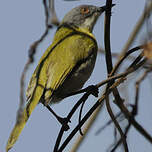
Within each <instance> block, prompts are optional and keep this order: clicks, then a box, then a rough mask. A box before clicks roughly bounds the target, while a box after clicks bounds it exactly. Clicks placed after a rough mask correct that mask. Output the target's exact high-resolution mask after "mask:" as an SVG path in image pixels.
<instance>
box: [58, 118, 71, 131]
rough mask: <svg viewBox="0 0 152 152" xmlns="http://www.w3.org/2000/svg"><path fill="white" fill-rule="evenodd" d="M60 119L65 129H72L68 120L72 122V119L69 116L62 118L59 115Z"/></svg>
mask: <svg viewBox="0 0 152 152" xmlns="http://www.w3.org/2000/svg"><path fill="white" fill-rule="evenodd" d="M57 119H58V121H59V122H60V123H61V125H62V126H63V128H64V130H65V131H67V130H69V129H70V127H69V125H68V122H71V121H70V120H68V118H67V117H65V118H62V117H58V118H57Z"/></svg>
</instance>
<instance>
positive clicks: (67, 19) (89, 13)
mask: <svg viewBox="0 0 152 152" xmlns="http://www.w3.org/2000/svg"><path fill="white" fill-rule="evenodd" d="M105 10H106V7H105V6H103V7H97V6H93V5H80V6H78V7H75V8H73V9H72V10H71V11H70V12H68V13H67V14H66V15H65V16H64V18H63V20H62V22H61V24H63V23H66V24H71V25H74V26H77V27H79V28H85V29H87V30H89V31H90V32H92V30H93V27H94V25H95V23H96V21H97V19H98V17H99V16H100V15H101V14H102V13H103V12H104V11H105Z"/></svg>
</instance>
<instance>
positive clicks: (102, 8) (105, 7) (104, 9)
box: [98, 4, 116, 13]
mask: <svg viewBox="0 0 152 152" xmlns="http://www.w3.org/2000/svg"><path fill="white" fill-rule="evenodd" d="M115 5H116V4H112V5H111V8H112V7H113V6H115ZM108 9H109V7H107V6H106V5H105V6H102V7H99V9H98V11H99V12H101V13H102V12H104V11H106V10H108Z"/></svg>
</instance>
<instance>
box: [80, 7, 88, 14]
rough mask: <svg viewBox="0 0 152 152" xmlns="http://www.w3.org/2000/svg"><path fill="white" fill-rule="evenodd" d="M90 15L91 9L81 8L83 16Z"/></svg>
mask: <svg viewBox="0 0 152 152" xmlns="http://www.w3.org/2000/svg"><path fill="white" fill-rule="evenodd" d="M88 13H89V8H88V7H83V8H81V14H88Z"/></svg>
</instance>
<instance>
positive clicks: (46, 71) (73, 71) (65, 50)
mask: <svg viewBox="0 0 152 152" xmlns="http://www.w3.org/2000/svg"><path fill="white" fill-rule="evenodd" d="M105 10H106V7H105V6H103V7H96V6H92V5H81V6H78V7H76V8H73V9H72V10H71V11H70V12H69V13H67V14H66V15H65V17H64V18H63V20H62V22H61V24H60V26H59V27H58V29H57V31H56V33H55V36H54V39H53V42H52V44H51V45H50V46H49V47H48V49H47V50H46V51H45V53H44V54H43V56H42V57H41V59H40V61H39V64H38V66H37V67H36V69H35V71H34V73H33V75H32V78H31V80H30V83H29V86H28V89H27V92H26V96H27V99H28V103H27V104H26V106H25V108H24V111H23V114H22V117H21V120H20V121H19V122H16V124H15V126H14V128H13V130H12V132H11V135H10V137H9V139H8V142H7V146H6V151H8V150H9V149H11V148H12V147H13V145H14V144H15V142H16V141H17V139H18V137H19V135H20V133H21V131H22V129H23V128H24V126H25V124H26V122H27V120H28V118H29V116H30V115H31V113H32V111H33V110H34V108H35V106H36V105H37V104H38V103H39V102H41V103H43V104H44V105H46V106H47V105H48V104H52V103H55V102H58V101H60V100H62V99H64V98H65V97H66V95H67V94H69V93H70V92H74V91H77V90H79V89H81V88H82V87H83V85H84V83H85V82H86V81H87V80H88V78H89V77H90V75H91V73H92V71H93V68H94V65H95V61H96V56H97V50H98V47H97V42H96V39H95V37H94V35H93V34H92V30H93V27H94V25H95V23H96V21H97V19H98V17H99V16H100V15H101V13H102V12H104V11H105Z"/></svg>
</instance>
